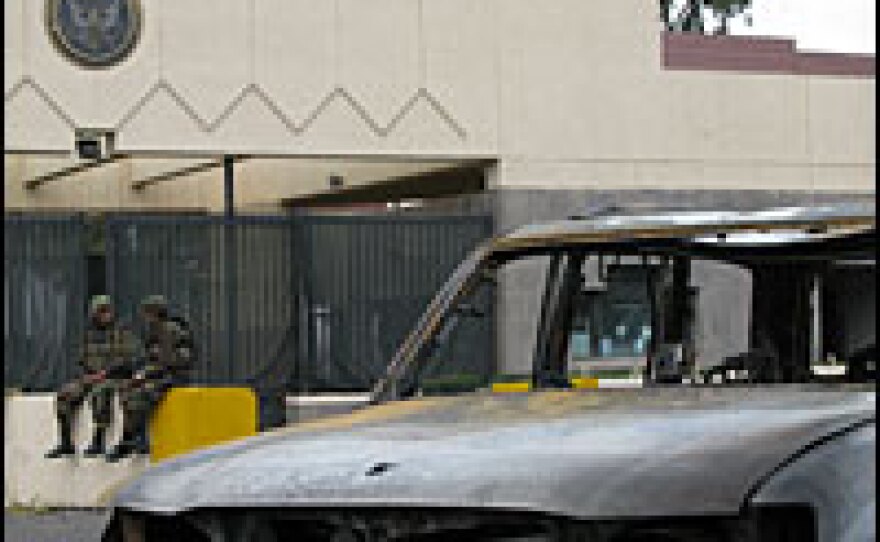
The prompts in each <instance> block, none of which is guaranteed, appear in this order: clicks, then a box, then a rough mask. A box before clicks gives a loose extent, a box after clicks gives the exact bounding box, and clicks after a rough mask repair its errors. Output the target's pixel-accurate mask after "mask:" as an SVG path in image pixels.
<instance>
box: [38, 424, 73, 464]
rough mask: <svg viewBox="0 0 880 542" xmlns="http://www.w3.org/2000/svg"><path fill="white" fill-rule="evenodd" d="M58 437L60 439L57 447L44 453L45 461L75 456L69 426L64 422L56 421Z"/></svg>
mask: <svg viewBox="0 0 880 542" xmlns="http://www.w3.org/2000/svg"><path fill="white" fill-rule="evenodd" d="M58 435H59V436H60V437H61V442H59V443H58V446H55V447H54V448H52V449H51V450H49V451H48V452H46V456H45V457H46V459H58V458H59V457H66V456H72V455H76V448H74V447H73V436H72V435H71V432H70V424H69V423H67V421H66V420H58Z"/></svg>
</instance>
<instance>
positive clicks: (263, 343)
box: [107, 215, 494, 391]
mask: <svg viewBox="0 0 880 542" xmlns="http://www.w3.org/2000/svg"><path fill="white" fill-rule="evenodd" d="M490 233H491V220H490V218H489V217H488V216H415V215H358V216H348V215H346V216H288V217H253V216H240V217H235V218H232V219H227V218H224V217H216V216H193V217H182V216H151V217H132V216H118V217H114V218H112V219H110V220H108V222H107V239H108V258H107V261H108V273H107V274H108V280H109V290H110V292H111V294H112V295H113V296H114V298H115V299H116V300H117V303H118V304H119V307H120V312H121V313H122V314H135V312H136V309H137V303H138V302H139V301H140V299H142V298H143V297H145V296H146V295H149V294H163V295H165V296H166V297H167V298H168V299H169V301H170V302H171V304H172V308H173V310H175V311H178V312H181V313H183V314H185V315H186V316H187V318H188V319H189V320H190V322H191V323H192V325H193V329H194V332H195V334H196V339H197V348H198V352H197V354H198V357H199V362H198V373H197V376H198V378H199V379H200V380H201V381H204V382H209V383H223V382H229V383H248V384H251V385H254V386H255V387H258V388H261V387H266V386H271V387H273V388H277V387H280V388H284V389H286V390H288V391H305V390H350V389H357V390H364V389H367V388H369V387H370V385H371V384H372V383H373V382H374V381H375V379H376V378H378V376H379V375H380V374H382V371H383V370H384V368H385V364H386V363H387V361H388V360H389V359H390V357H391V355H392V354H393V351H394V349H395V348H396V347H397V346H398V345H399V343H400V342H401V340H402V339H403V336H404V334H405V333H406V332H407V331H409V329H410V328H411V326H412V325H413V323H414V322H415V320H416V318H417V317H418V315H419V313H420V312H421V311H422V310H423V309H424V308H425V306H426V305H427V303H428V301H429V300H430V298H431V296H432V295H433V294H434V292H435V291H436V290H437V289H438V288H439V287H440V286H441V285H442V283H443V281H444V280H445V279H446V277H447V276H448V275H449V273H450V272H451V271H452V269H453V268H454V267H455V266H456V265H457V264H458V262H459V261H461V259H462V258H463V257H464V256H465V255H466V254H467V252H468V251H469V250H470V249H471V248H473V247H474V246H475V245H476V244H477V243H478V242H479V241H480V240H482V239H484V238H485V237H486V236H488V235H490ZM482 325H485V326H487V328H486V331H487V332H485V333H475V334H473V337H469V340H468V341H467V342H460V343H458V345H457V346H456V348H455V349H454V350H452V351H449V352H446V353H444V359H443V360H439V361H440V363H436V364H435V369H434V371H435V372H450V373H460V372H466V373H470V374H476V375H480V376H488V374H489V372H490V371H491V363H492V361H491V360H492V347H493V343H494V340H493V337H492V335H491V332H490V331H489V329H488V326H491V320H490V319H486V321H485V322H484V323H483V324H482ZM230 330H231V332H230Z"/></svg>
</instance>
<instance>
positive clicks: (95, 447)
mask: <svg viewBox="0 0 880 542" xmlns="http://www.w3.org/2000/svg"><path fill="white" fill-rule="evenodd" d="M106 442H107V429H106V428H104V427H98V428H96V429H95V434H94V435H92V443H91V444H89V447H88V448H86V449H85V450H84V451H83V455H84V456H86V457H97V456H99V455H104V454H105V453H106V451H107V450H106Z"/></svg>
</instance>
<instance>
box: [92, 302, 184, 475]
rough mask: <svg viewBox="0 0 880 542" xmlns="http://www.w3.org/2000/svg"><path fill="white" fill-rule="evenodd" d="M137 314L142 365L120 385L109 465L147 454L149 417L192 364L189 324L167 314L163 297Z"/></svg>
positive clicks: (143, 307) (147, 304) (142, 305)
mask: <svg viewBox="0 0 880 542" xmlns="http://www.w3.org/2000/svg"><path fill="white" fill-rule="evenodd" d="M141 315H142V317H143V318H144V321H145V323H146V328H147V332H146V338H145V341H144V342H145V345H144V347H145V350H146V358H145V363H144V366H143V367H142V368H140V369H139V370H138V371H137V372H135V374H134V376H133V377H132V378H131V380H129V381H128V382H127V383H126V384H125V385H124V386H123V391H122V393H121V401H122V413H123V425H122V427H123V429H122V439H121V440H120V442H119V444H117V445H116V447H115V448H114V449H113V450H112V451H111V452H110V453H109V454H107V460H108V461H111V462H115V461H118V460H120V459H122V458H123V457H126V456H128V455H130V454H132V453H141V454H146V453H147V452H148V449H147V442H146V432H147V424H148V422H149V419H150V415H151V414H152V412H153V410H154V409H155V408H156V406H157V405H158V404H159V401H160V400H161V399H162V397H163V396H164V395H165V392H166V391H168V389H169V388H170V387H171V386H179V385H182V384H186V383H187V382H189V378H190V370H191V369H192V365H193V362H194V355H193V341H192V336H191V333H190V330H189V325H188V324H187V322H186V321H185V320H184V319H182V318H180V317H174V316H171V315H169V313H168V304H167V303H166V301H165V298H164V297H162V296H150V297H148V298H147V299H145V300H144V301H143V303H141Z"/></svg>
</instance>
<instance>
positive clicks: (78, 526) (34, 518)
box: [3, 509, 107, 542]
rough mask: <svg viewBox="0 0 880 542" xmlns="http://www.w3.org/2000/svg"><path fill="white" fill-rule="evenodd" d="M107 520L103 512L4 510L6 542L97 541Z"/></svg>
mask: <svg viewBox="0 0 880 542" xmlns="http://www.w3.org/2000/svg"><path fill="white" fill-rule="evenodd" d="M106 520H107V513H106V512H105V511H104V510H52V511H40V512H37V511H32V510H8V509H7V510H5V511H4V513H3V539H4V540H6V541H7V542H37V541H39V542H94V541H98V540H100V539H101V532H102V530H103V529H104V524H105V522H106Z"/></svg>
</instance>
